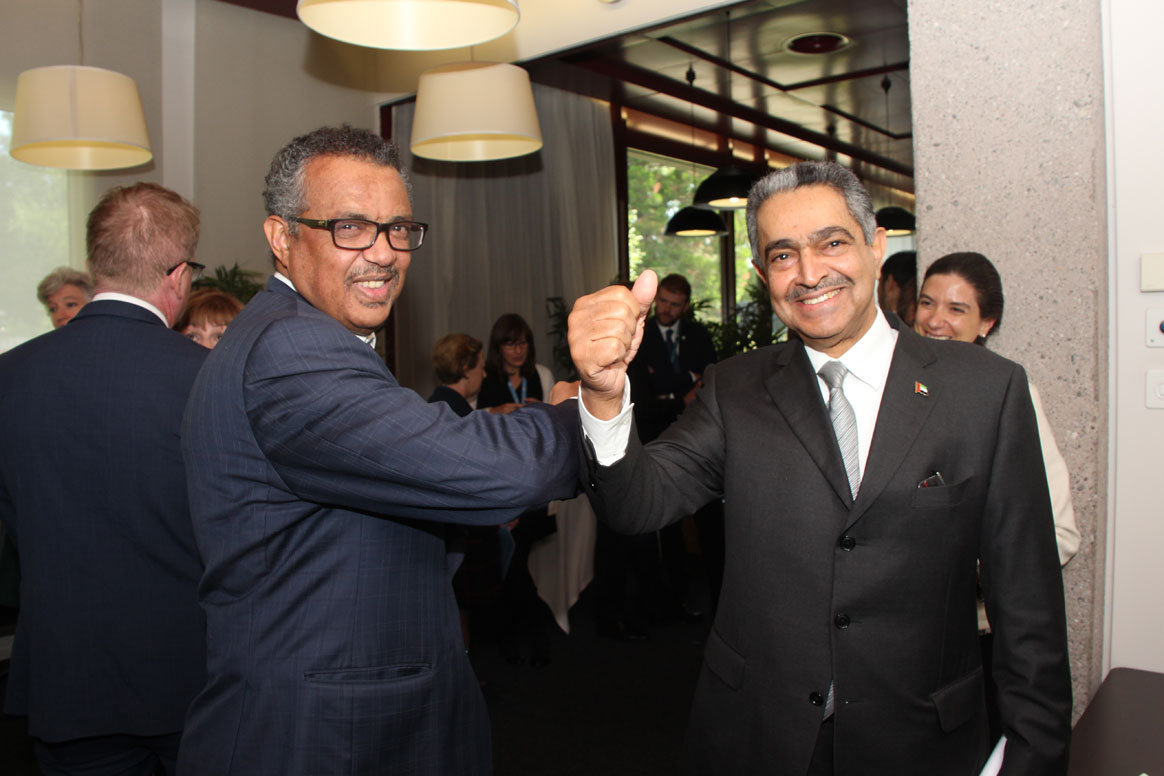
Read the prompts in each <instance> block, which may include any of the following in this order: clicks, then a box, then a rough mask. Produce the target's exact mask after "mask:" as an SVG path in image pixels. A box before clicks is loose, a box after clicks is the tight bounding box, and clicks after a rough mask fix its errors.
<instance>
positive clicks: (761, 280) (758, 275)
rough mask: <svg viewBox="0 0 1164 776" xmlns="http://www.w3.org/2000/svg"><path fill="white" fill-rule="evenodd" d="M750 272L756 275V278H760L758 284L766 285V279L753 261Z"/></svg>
mask: <svg viewBox="0 0 1164 776" xmlns="http://www.w3.org/2000/svg"><path fill="white" fill-rule="evenodd" d="M752 272H755V273H756V277H758V278H760V282H761V283H762V284H764V286H767V285H768V278H766V277H765V276H764V273H763V272H761V271H760V268H759V267H758V266H756V262H754V261H753V262H752Z"/></svg>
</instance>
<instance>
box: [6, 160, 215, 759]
mask: <svg viewBox="0 0 1164 776" xmlns="http://www.w3.org/2000/svg"><path fill="white" fill-rule="evenodd" d="M197 243H198V211H197V210H196V209H195V208H194V206H193V205H191V204H190V203H188V202H186V201H185V200H183V199H182V198H181V197H180V196H178V195H177V194H175V193H174V192H172V191H170V190H168V189H165V188H162V187H161V186H158V185H155V184H150V183H140V184H137V185H135V186H130V187H128V188H117V189H113V190H111V191H110V192H108V193H107V194H106V195H105V196H104V197H103V198H102V199H101V201H100V203H98V205H97V207H96V208H94V210H93V212H92V213H91V214H90V216H89V224H88V253H89V255H88V264H89V270H90V272H91V273H92V276H93V282H94V285H95V286H96V291H97V295H96V296H94V297H93V300H92V301H91V302H89V303H88V304H87V305H85V307H84V308H82V309H81V311H80V312H79V313H78V314H77V315H76V317H74V318H73V319H72V320H71V321H70V322H69V323H68V324H67V325H65V326H62V327H61V328H59V329H57V330H56V331H53V332H50V333H48V334H45V335H43V336H41V337H37V338H36V339H34V340H32V341H31V342H27V343H25V344H24V345H21V346H20V347H18V348H15V349H14V350H11V351H9V352H8V353H6V354H4V355H3V356H0V440H2V443H0V519H2V520H3V521H4V522H5V524H6V525H7V526H8V528H9V529H10V530H11V531H12V534H13V535H14V537H15V539H16V543H17V548H18V550H19V552H20V560H21V573H22V575H23V580H22V584H21V588H20V594H21V602H20V620H19V623H18V624H17V631H16V641H15V645H14V649H13V655H12V672H11V674H10V676H9V680H8V698H7V704H6V707H5V708H6V710H7V711H8V712H9V713H11V714H27V715H28V727H29V733H30V734H31V735H32V736H33V737H34V738H35V739H36V742H35V743H36V747H35V748H36V756H37V760H38V762H39V763H40V766H41V769H42V770H43V771H44V772H45V773H46V774H69V773H85V774H91V775H92V774H115V773H116V774H127V773H133V774H143V775H148V774H151V773H154V772H155V770H154V769H155V765H156V764H158V763H161V764H162V765H163V766H164V768H165V770H166V772H167V773H173V772H174V763H175V759H176V755H177V749H178V741H179V736H180V732H181V729H182V724H183V720H184V718H185V714H186V707H187V705H188V704H189V702H190V700H191V699H192V698H193V697H194V695H195V693H196V692H197V691H198V690H199V689H200V688H201V687H202V684H203V683H204V681H205V678H206V672H205V663H206V648H205V619H204V617H203V615H202V611H201V610H200V609H199V607H198V600H197V595H196V587H197V584H198V578H199V575H200V574H201V570H202V568H201V564H200V562H199V560H198V556H197V552H196V550H195V546H194V536H193V531H192V529H191V525H190V512H189V507H188V505H187V501H186V472H185V469H184V468H183V465H182V457H181V450H180V449H179V442H178V432H179V428H180V425H181V420H182V411H183V408H184V407H185V405H186V396H187V394H188V393H189V392H190V386H191V384H193V382H194V376H195V375H196V374H197V373H198V369H199V367H201V365H202V362H203V361H204V360H205V358H206V353H207V351H206V349H205V348H201V347H199V346H198V345H195V344H194V343H193V342H191V341H190V340H188V339H186V338H185V337H183V336H182V335H181V334H178V333H177V332H175V331H172V330H171V329H170V328H169V326H170V324H171V323H173V321H174V320H175V319H176V318H177V317H178V315H179V314H180V313H181V311H182V307H183V305H184V304H185V303H186V297H187V296H188V294H189V292H190V283H191V280H192V279H194V278H195V277H197V274H198V272H200V271H201V265H199V264H195V263H194V262H193V258H194V248H195V246H196V245H197Z"/></svg>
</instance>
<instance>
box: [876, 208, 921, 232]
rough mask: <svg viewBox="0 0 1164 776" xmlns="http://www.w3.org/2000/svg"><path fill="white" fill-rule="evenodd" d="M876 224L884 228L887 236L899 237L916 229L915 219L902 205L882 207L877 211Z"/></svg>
mask: <svg viewBox="0 0 1164 776" xmlns="http://www.w3.org/2000/svg"><path fill="white" fill-rule="evenodd" d="M877 225H878V226H880V227H882V228H883V229H885V234H886V235H887V236H889V237H900V236H902V235H906V234H913V233H914V232H915V231H916V230H917V219H915V218H914V215H913V213H911V212H909V211H908V210H906V209H905V208H903V207H895V206H890V207H883V208H881V209H880V210H878V211H877Z"/></svg>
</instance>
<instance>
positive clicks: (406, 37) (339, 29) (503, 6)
mask: <svg viewBox="0 0 1164 776" xmlns="http://www.w3.org/2000/svg"><path fill="white" fill-rule="evenodd" d="M295 12H296V13H297V14H298V15H299V20H300V21H301V22H303V23H304V24H306V25H307V26H308V27H310V28H311V29H313V30H315V31H316V32H318V33H319V34H320V35H326V36H327V37H329V38H335V39H336V40H342V41H343V42H344V43H354V44H356V45H357V46H369V47H371V48H381V49H400V50H403V51H436V50H439V49H450V48H463V47H465V46H476V45H477V44H478V43H484V42H485V41H487V40H493V39H494V38H500V37H501V36H502V35H504V34H506V33H507V32H509V31H510V30H512V29H513V28H514V27H515V26H517V20H518V19H519V18H521V11H519V10H518V8H517V0H299V3H298V5H296V7H295Z"/></svg>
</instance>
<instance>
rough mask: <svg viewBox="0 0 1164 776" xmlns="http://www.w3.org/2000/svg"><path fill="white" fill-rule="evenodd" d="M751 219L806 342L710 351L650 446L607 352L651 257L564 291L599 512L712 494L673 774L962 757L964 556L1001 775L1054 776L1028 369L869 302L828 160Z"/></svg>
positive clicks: (619, 343)
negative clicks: (711, 362) (690, 703)
mask: <svg viewBox="0 0 1164 776" xmlns="http://www.w3.org/2000/svg"><path fill="white" fill-rule="evenodd" d="M748 233H749V238H750V241H751V245H752V252H753V256H754V258H755V262H756V265H757V270H758V271H759V273H760V275H761V277H762V278H763V279H764V280H765V282H766V283H767V285H768V288H769V292H770V295H771V298H772V304H773V308H774V309H775V311H776V312H777V314H778V315H779V316H780V318H781V320H783V321H784V322H785V323H787V324H788V326H789V327H790V328H792V329H794V330H795V331H796V332H797V333H798V334H799V337H800V339H799V340H798V341H795V342H790V343H788V344H784V345H775V346H772V347H769V348H763V349H760V350H757V351H753V352H751V353H747V354H744V355H742V356H739V357H736V358H732V359H729V360H727V361H724V362H722V363H720V364H719V365H717V366H714V367H709V368H708V370H707V371H706V372H705V373H704V387H703V388H702V390H701V391H700V393H699V396H698V398H697V399H696V400H695V402H694V403H693V404H692V405H691V406H690V407H688V409H687V411H686V412H684V413H683V415H682V416H681V417H680V418H679V420H678V421H677V422H676V423H675V424H673V425H672V426H671V427H670V428H669V429H668V430H667V431H666V432H664V434H663V435H662V436H661V437H660V438H659V439H658V440H657V441H656V442H654V443H652V444H650V445H648V446H646V447H645V448H644V447H643V446H641V445H640V444H638V442H637V439H636V437H635V435H634V434H633V433H630V425H631V420H630V412H629V407H628V406H627V402H626V397H625V394H624V390H625V370H626V364H627V362H628V361H629V360H630V359H632V358H633V357H634V353H635V349H636V348H637V346H638V344H639V341H640V339H641V336H642V322H643V318H644V317H645V315H646V310H647V308H648V306H649V304H650V300H651V298H652V297H653V296H654V288H653V285H654V273H651V272H646V273H644V274H643V276H641V277H640V278H639V279H638V281H637V282H636V284H635V288H634V289H633V291H629V290H627V289H625V288H622V287H613V288H608V289H604V290H603V291H601V292H599V293H597V294H594V295H591V296H589V297H584V298H582V299H580V300H579V301H578V303H577V304H576V305H575V307H574V311H573V312H572V314H571V316H570V324H569V325H570V332H569V338H570V348H571V352H572V354H573V357H574V360H575V364H576V365H577V366H578V369H579V373H580V374H581V376H582V389H581V396H582V399H583V403H584V404H585V408H586V409H588V410H589V412H583V413H582V422H583V427H584V428H585V430H586V433H587V436H588V437H589V440H590V441H589V445H590V446H589V447H588V449H591V450H593V459H592V460H589V461H587V462H586V463H585V464H584V466H585V468H584V478H585V481H586V486H587V490H588V491H589V492H590V496H591V499H592V501H593V503H594V506H595V509H596V511H597V512H598V514H599V516H600V517H602V518H603V519H606V520H608V521H610V522H611V523H612V524H613V525H615V526H616V527H618V528H619V529H620V530H625V531H649V530H654V529H657V528H658V527H659V526H660V525H664V524H666V523H667V522H669V521H671V520H674V519H676V518H678V517H679V516H681V515H683V514H684V513H686V512H688V511H690V510H691V509H692V508H693V507H695V506H697V505H699V504H702V503H705V502H706V501H707V500H708V499H710V498H713V497H717V496H723V497H724V502H725V511H726V530H727V537H726V546H727V550H726V568H725V572H724V582H723V591H722V595H721V599H720V607H719V610H718V612H717V614H716V618H715V626H714V629H713V630H712V633H711V636H710V638H709V640H708V644H707V649H706V653H705V660H704V668H703V672H702V674H701V676H700V680H699V685H698V688H697V690H696V697H695V702H694V707H693V710H692V715H691V722H690V731H689V735H688V738H687V747H688V751H687V755H686V756H685V757H684V763H685V765H686V767H687V768H688V770H689V771H691V772H693V773H701V774H705V773H722V774H737V773H761V772H762V773H771V774H794V775H795V776H802V775H803V774H806V773H807V774H833V773H836V774H845V775H846V776H847V775H848V774H872V773H877V774H881V773H886V774H889V773H892V774H895V775H896V776H900V775H901V774H935V773H940V774H957V775H962V776H973V774H977V773H978V770H979V769H980V768H981V766H982V765H983V763H984V761H985V760H986V757H987V754H988V743H987V726H986V708H985V704H984V701H983V678H982V666H981V660H980V655H979V650H978V646H977V617H976V605H975V598H976V596H975V592H976V586H977V582H978V573H977V568H978V564H979V561H980V562H981V585H982V589H983V592H984V594H985V599H986V604H987V610H988V612H989V615H990V618H991V622H992V623H995V622H998V621H999V620H1001V621H1002V622H1003V623H1004V625H1003V626H1002V627H1001V629H998V630H996V635H995V638H996V640H997V639H1001V640H1003V641H1005V643H1006V646H1005V647H1004V648H1003V649H1002V650H1001V653H998V652H996V656H997V655H999V654H1001V655H1004V656H1005V657H1003V658H1001V659H1000V660H999V659H998V658H996V664H995V666H994V677H995V680H996V681H997V683H998V686H999V698H1000V703H999V705H1000V707H1001V709H1002V719H1003V727H1004V732H1005V734H1006V737H1007V743H1006V750H1005V759H1004V762H1003V766H1002V772H1003V773H1005V774H1060V773H1063V772H1065V770H1066V763H1067V749H1068V741H1069V737H1070V723H1071V679H1070V673H1069V670H1068V664H1067V638H1066V624H1065V616H1064V604H1063V589H1062V580H1061V578H1060V576H1059V568H1058V556H1057V554H1056V548H1055V529H1054V524H1053V521H1052V518H1051V507H1050V500H1049V497H1048V493H1047V483H1046V477H1045V474H1044V471H1043V465H1042V458H1041V454H1040V451H1039V450H1040V448H1039V438H1038V432H1037V429H1036V425H1035V416H1034V411H1033V410H1032V407H1031V401H1030V395H1029V393H1028V390H1027V380H1026V376H1025V374H1023V371H1022V369H1021V368H1020V367H1019V366H1017V365H1016V364H1014V363H1012V362H1009V361H1006V360H1005V359H1002V358H999V357H998V356H994V355H992V354H991V353H989V352H985V351H984V350H983V349H982V348H974V347H969V346H966V345H964V344H963V343H957V342H934V341H930V340H924V339H922V338H921V337H918V336H916V335H915V334H914V333H913V332H912V331H910V330H909V329H907V328H904V327H903V328H894V327H893V326H892V325H891V324H890V323H889V322H888V321H887V320H886V318H885V317H884V316H883V315H882V313H881V312H880V311H879V309H878V307H877V303H876V299H875V295H874V287H875V284H876V281H877V269H878V265H879V263H880V259H881V256H882V254H883V252H884V249H885V234H884V231H883V230H881V229H878V228H877V227H876V223H875V220H874V216H873V208H872V203H871V201H870V199H869V195H868V194H867V193H866V192H865V190H864V188H863V187H862V186H861V185H860V183H859V182H858V181H857V179H856V178H855V177H854V176H853V175H852V173H850V172H849V171H847V170H845V169H844V168H842V167H840V166H838V165H835V164H831V163H819V162H813V163H802V164H799V165H795V166H793V167H790V168H788V169H785V170H781V171H778V172H775V173H772V174H770V175H769V176H767V177H766V178H764V179H763V180H761V181H760V182H759V183H757V184H756V186H755V187H754V188H753V189H752V193H751V196H750V198H749V202H748ZM996 643H997V641H996Z"/></svg>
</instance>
